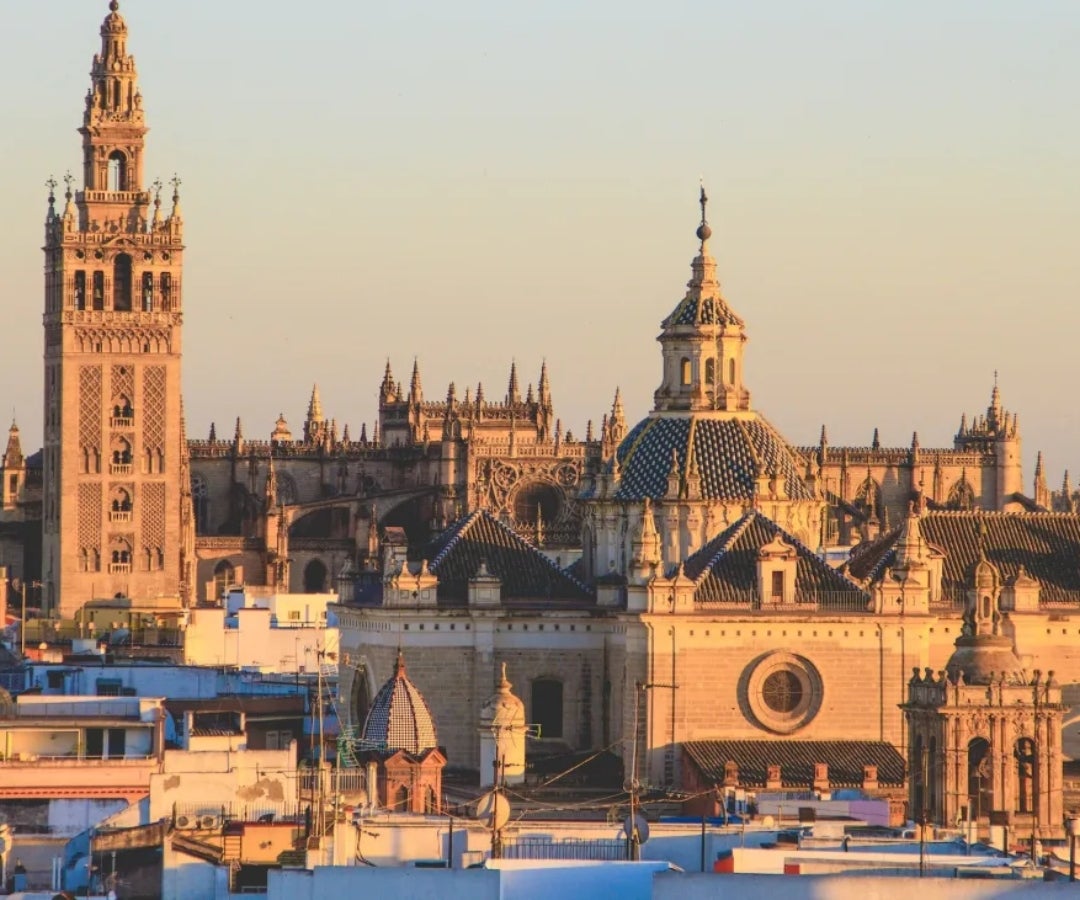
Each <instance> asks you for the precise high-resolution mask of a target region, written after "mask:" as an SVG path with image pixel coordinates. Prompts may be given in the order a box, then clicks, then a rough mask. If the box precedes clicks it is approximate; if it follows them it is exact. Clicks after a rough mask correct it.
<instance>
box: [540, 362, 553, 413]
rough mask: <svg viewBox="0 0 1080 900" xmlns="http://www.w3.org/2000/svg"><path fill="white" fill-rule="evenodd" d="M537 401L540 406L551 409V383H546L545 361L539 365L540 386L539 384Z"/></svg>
mask: <svg viewBox="0 0 1080 900" xmlns="http://www.w3.org/2000/svg"><path fill="white" fill-rule="evenodd" d="M538 399H539V401H540V405H541V406H543V407H545V408H547V409H551V406H552V403H551V382H550V381H548V370H547V360H546V359H545V360H544V361H543V362H542V363H541V364H540V384H539V398H538Z"/></svg>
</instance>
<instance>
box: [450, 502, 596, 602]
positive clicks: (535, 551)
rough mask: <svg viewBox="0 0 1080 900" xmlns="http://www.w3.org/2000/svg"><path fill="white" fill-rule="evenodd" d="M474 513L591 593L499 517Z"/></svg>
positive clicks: (482, 512)
mask: <svg viewBox="0 0 1080 900" xmlns="http://www.w3.org/2000/svg"><path fill="white" fill-rule="evenodd" d="M474 515H477V516H480V515H483V516H485V517H486V518H487V519H489V520H490V521H491V522H493V523H494V524H495V525H497V526H498V527H499V528H501V529H502V530H503V531H505V532H506V533H507V534H508V535H509V536H510V538H511V539H512V540H513V541H514V542H516V543H517V544H519V545H520V546H521V547H522V548H524V549H525V550H527V551H528V552H529V553H532V554H533V555H534V556H535V557H536V558H537V559H538V560H540V561H541V562H542V563H543V564H544V565H546V566H547V567H548V568H549V569H551V570H552V571H553V572H555V573H556V574H558V575H561V576H562V577H563V578H565V579H567V580H568V581H571V582H573V584H574V586H575V587H577V588H579V589H580V590H582V591H584V592H585V593H586V594H591V593H592V592H591V591H590V590H589V588H588V587H586V586H585V584H583V583H582V582H580V581H578V580H577V578H575V577H574V576H573V575H568V574H566V573H565V572H564V571H563V570H562V569H561V568H560V567H559V566H558V565H556V563H555V560H553V559H551V558H550V557H549V556H547V554H545V553H541V552H540V549H539V548H538V547H537V546H536V545H535V544H530V543H529V542H528V541H527V540H525V538H523V537H522V536H521V535H520V534H518V533H517V532H516V531H514V529H513V528H511V527H510V526H509V525H507V524H506V523H504V522H501V521H500V520H499V519H496V518H495V517H494V516H493V515H492V514H491V513H490V512H489V511H488V510H486V509H479V510H477V511H476V513H475V514H474ZM470 524H471V523H470Z"/></svg>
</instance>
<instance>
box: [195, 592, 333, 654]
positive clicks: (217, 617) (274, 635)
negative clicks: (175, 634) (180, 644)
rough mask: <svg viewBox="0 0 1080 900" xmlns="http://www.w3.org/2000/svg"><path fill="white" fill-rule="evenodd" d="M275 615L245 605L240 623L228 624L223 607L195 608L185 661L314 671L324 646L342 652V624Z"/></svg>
mask: <svg viewBox="0 0 1080 900" xmlns="http://www.w3.org/2000/svg"><path fill="white" fill-rule="evenodd" d="M299 596H307V595H299ZM332 597H333V595H331V598H332ZM271 617H272V613H271V611H270V610H269V609H266V608H256V607H245V608H244V609H241V610H240V611H239V613H238V615H237V625H236V627H235V628H227V627H226V625H225V612H224V610H220V609H197V610H193V611H192V613H191V621H190V622H189V623H188V627H187V631H186V632H185V635H184V662H186V663H188V664H189V665H200V666H235V667H239V668H243V669H257V670H259V671H261V672H290V673H291V672H296V671H297V667H298V665H299V666H301V667H303V670H304V671H305V672H315V671H318V668H319V656H318V653H319V651H320V650H325V651H327V652H329V653H334V654H336V653H337V652H338V629H337V628H325V627H323V626H321V625H318V626H311V627H302V628H289V627H276V626H274V625H273V623H272V621H271Z"/></svg>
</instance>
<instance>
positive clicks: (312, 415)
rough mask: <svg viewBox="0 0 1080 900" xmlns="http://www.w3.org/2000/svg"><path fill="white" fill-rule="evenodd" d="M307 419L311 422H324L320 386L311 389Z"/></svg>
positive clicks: (316, 385)
mask: <svg viewBox="0 0 1080 900" xmlns="http://www.w3.org/2000/svg"><path fill="white" fill-rule="evenodd" d="M307 417H308V421H309V422H319V423H321V422H322V421H323V420H324V417H323V408H322V399H321V398H320V397H319V385H318V384H315V385H313V386H312V388H311V399H310V400H309V401H308V408H307Z"/></svg>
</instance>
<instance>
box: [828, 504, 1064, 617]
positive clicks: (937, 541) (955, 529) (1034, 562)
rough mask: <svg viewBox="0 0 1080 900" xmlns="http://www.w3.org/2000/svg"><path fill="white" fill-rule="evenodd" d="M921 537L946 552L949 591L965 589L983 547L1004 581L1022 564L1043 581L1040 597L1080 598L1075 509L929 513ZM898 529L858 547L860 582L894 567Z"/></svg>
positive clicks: (855, 560) (853, 570) (855, 563)
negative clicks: (1062, 510)
mask: <svg viewBox="0 0 1080 900" xmlns="http://www.w3.org/2000/svg"><path fill="white" fill-rule="evenodd" d="M920 527H921V530H922V534H923V537H924V538H925V539H926V540H927V541H928V542H929V543H930V544H932V545H934V546H936V547H938V548H940V549H941V550H942V551H943V552H944V554H945V559H944V569H943V572H942V578H941V585H942V589H943V591H944V593H945V594H946V595H951V596H954V597H955V596H958V595H959V594H961V593H962V592H964V591H966V590H967V588H968V585H969V584H970V582H971V577H972V573H973V572H974V570H975V566H976V564H977V563H978V562H979V559H980V551H981V552H982V553H983V554H985V556H986V558H987V559H988V560H989V561H990V562H992V563H993V564H994V565H995V566H997V568H998V571H999V572H1000V573H1001V577H1002V579H1003V580H1004V581H1005V583H1008V582H1010V581H1011V580H1012V579H1014V578H1016V576H1017V575H1018V574H1020V570H1021V567H1022V568H1023V570H1024V571H1025V572H1026V573H1027V575H1029V576H1030V577H1031V578H1033V579H1035V581H1037V582H1038V583H1039V588H1040V601H1042V602H1051V603H1053V602H1063V601H1069V600H1077V599H1080V516H1077V515H1074V514H1072V513H1001V512H944V511H940V512H927V513H924V514H923V515H922V517H921V519H920ZM900 531H901V529H899V528H897V529H894V530H893V531H890V532H889V533H888V534H886V535H884V536H882V537H881V538H879V539H878V540H877V541H875V542H873V543H871V544H869V545H867V546H866V547H865V548H863V547H861V546H860V547H856V548H855V550H854V551H853V552H852V557H851V560H850V562H849V563H848V566H847V569H848V572H850V574H851V575H852V577H854V578H857V579H859V580H860V581H869V582H874V581H877V580H878V579H879V578H880V577H881V576H882V573H883V572H884V571H885V569H886V568H887V567H888V566H890V565H892V562H893V560H894V558H895V555H896V542H897V538H898V537H899V535H900Z"/></svg>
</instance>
